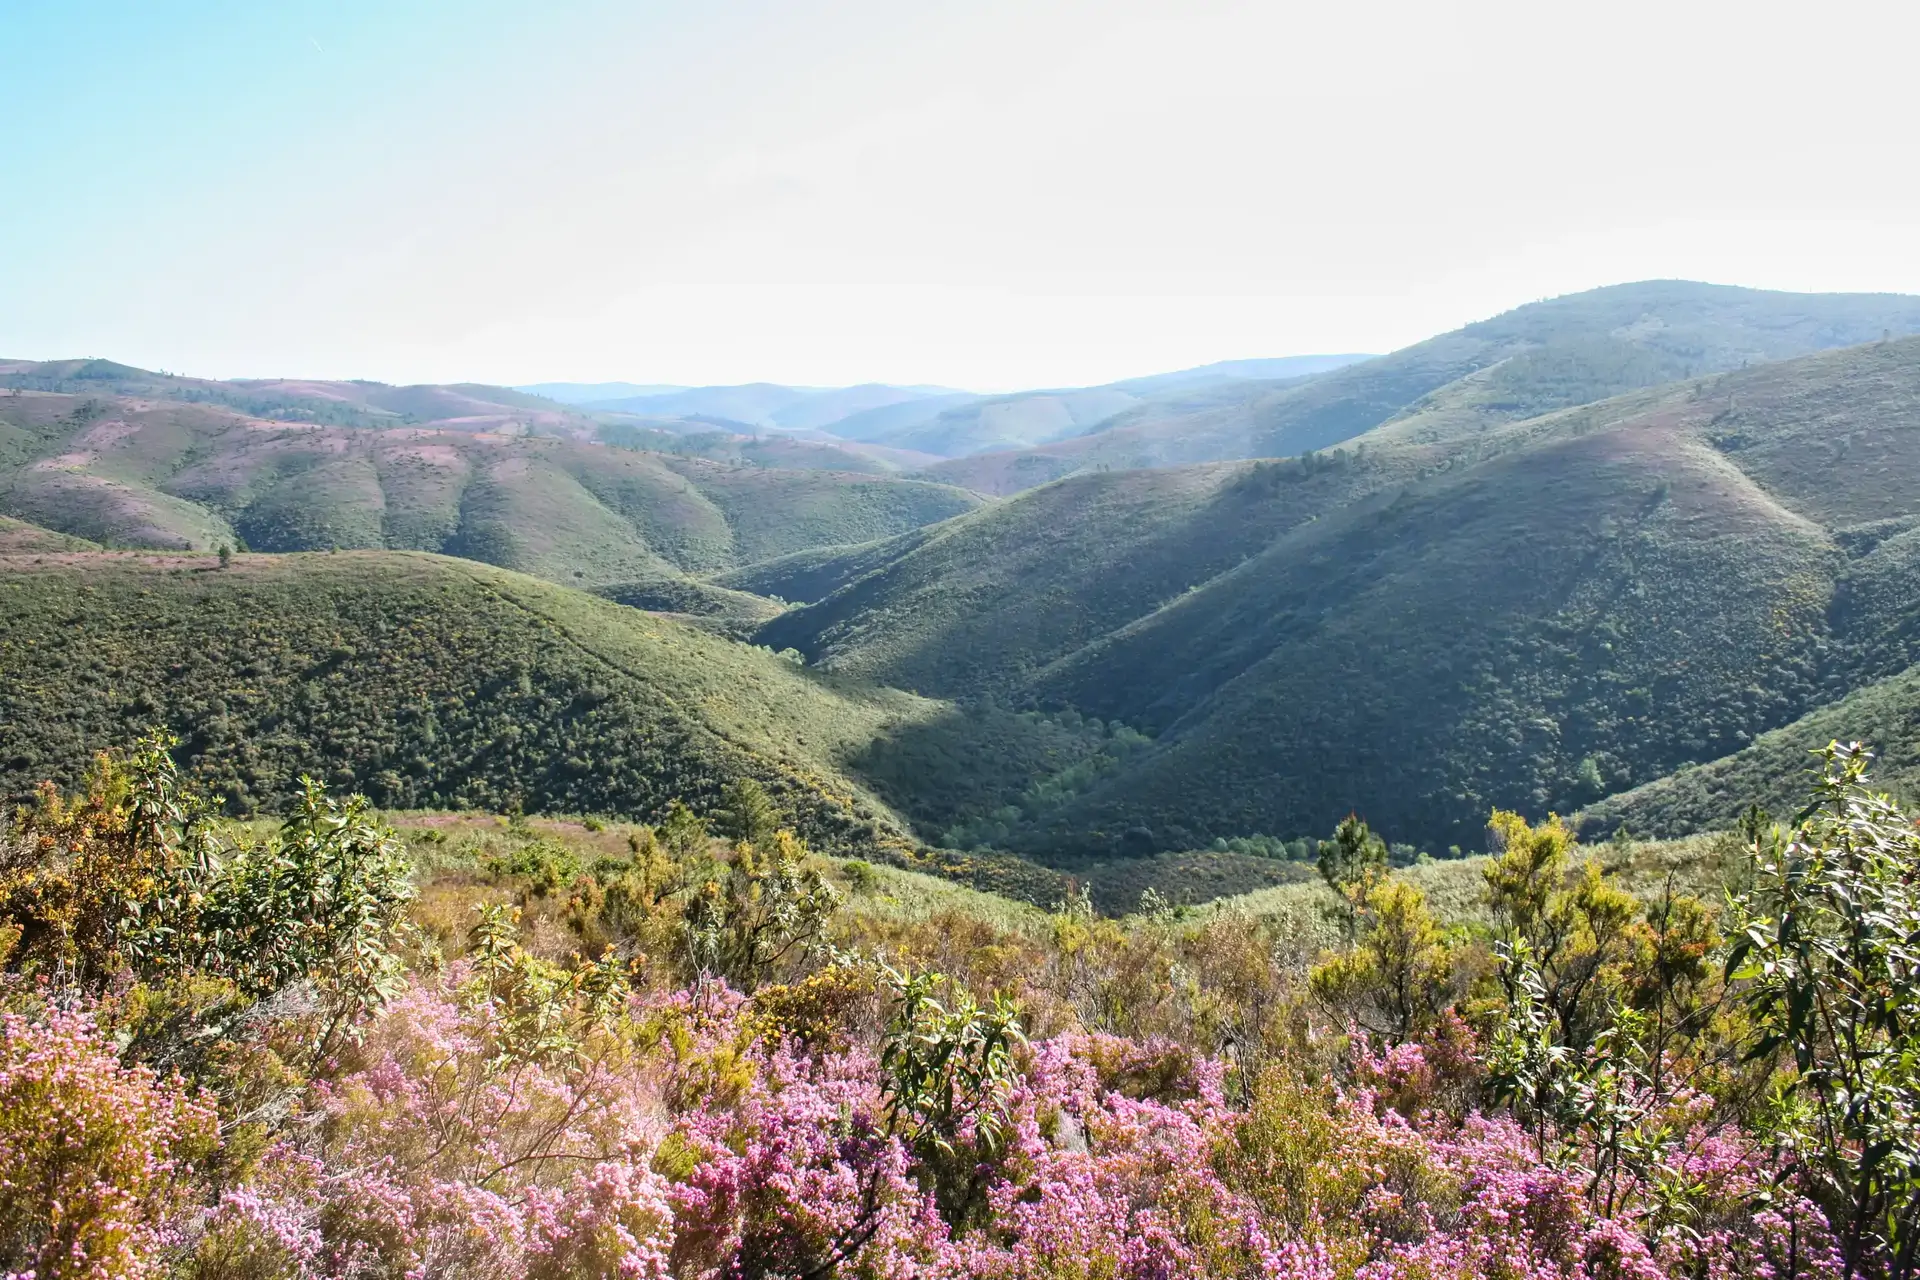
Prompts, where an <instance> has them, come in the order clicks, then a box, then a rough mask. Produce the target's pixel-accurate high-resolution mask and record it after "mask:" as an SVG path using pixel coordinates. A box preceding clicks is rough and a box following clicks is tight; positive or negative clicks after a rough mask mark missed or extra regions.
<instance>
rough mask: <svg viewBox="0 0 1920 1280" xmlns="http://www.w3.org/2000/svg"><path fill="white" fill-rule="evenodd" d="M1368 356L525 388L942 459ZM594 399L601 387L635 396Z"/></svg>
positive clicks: (649, 414) (604, 407)
mask: <svg viewBox="0 0 1920 1280" xmlns="http://www.w3.org/2000/svg"><path fill="white" fill-rule="evenodd" d="M1364 359H1367V357H1365V356H1359V355H1307V356H1280V357H1275V358H1270V359H1254V360H1222V361H1218V362H1215V363H1213V364H1208V365H1201V366H1199V367H1197V368H1193V369H1180V370H1176V371H1174V372H1172V373H1159V374H1149V375H1146V376H1144V377H1138V378H1129V379H1125V380H1123V381H1120V382H1116V383H1111V384H1108V385H1106V386H1099V387H1074V388H1063V389H1054V390H1042V391H1025V392H1016V393H1012V394H1007V395H996V396H988V395H979V394H976V393H974V392H970V391H955V390H953V389H951V388H947V387H900V386H892V385H888V384H885V383H866V384H862V385H860V386H853V387H833V388H817V387H790V386H782V385H779V384H776V383H766V382H758V383H748V384H744V385H740V386H724V387H660V388H645V387H636V386H635V384H631V383H566V382H561V383H534V384H530V385H527V386H523V387H520V388H517V389H518V390H520V391H524V392H531V393H535V394H542V395H545V394H549V393H551V394H552V398H554V399H556V400H560V401H564V402H566V403H568V404H572V405H577V406H579V407H581V408H583V409H587V410H597V411H602V412H619V413H629V414H635V415H638V416H641V417H645V418H650V419H656V420H660V421H662V422H670V421H689V422H701V423H706V424H712V425H732V426H736V427H739V428H742V429H745V428H756V429H760V430H782V431H808V430H816V431H820V432H823V433H826V434H828V435H830V436H832V437H835V438H838V439H841V440H851V441H860V442H865V443H872V444H885V445H890V446H893V447H896V448H899V449H904V450H912V451H918V452H921V453H925V454H928V455H931V456H932V457H933V458H940V457H957V456H961V455H963V454H968V453H975V452H980V451H982V450H987V449H1000V448H1017V447H1023V446H1025V445H1028V444H1033V443H1037V442H1041V441H1045V440H1051V439H1055V438H1058V437H1060V436H1061V435H1065V434H1073V433H1076V432H1078V431H1082V430H1086V429H1088V428H1090V427H1092V426H1093V425H1095V424H1097V423H1100V422H1102V421H1105V420H1106V419H1108V418H1110V417H1112V416H1113V415H1114V414H1116V413H1119V412H1121V411H1123V410H1126V409H1130V408H1133V407H1134V406H1136V405H1139V404H1141V403H1143V402H1144V401H1145V400H1147V399H1148V398H1150V397H1152V396H1154V395H1156V394H1157V393H1161V392H1166V391H1171V390H1175V389H1194V388H1199V387H1204V386H1218V385H1222V384H1226V383H1232V382H1245V381H1249V380H1264V381H1274V380H1278V379H1293V378H1301V377H1306V376H1310V375H1312V374H1316V373H1324V372H1327V371H1329V370H1332V369H1337V368H1340V367H1341V366H1343V365H1347V364H1352V363H1354V362H1355V361H1358V360H1364ZM628 387H634V388H635V389H634V390H631V391H628V390H617V391H610V392H609V393H608V394H606V395H597V394H593V392H595V391H596V389H599V388H628Z"/></svg>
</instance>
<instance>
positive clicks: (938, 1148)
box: [880, 969, 1026, 1226]
mask: <svg viewBox="0 0 1920 1280" xmlns="http://www.w3.org/2000/svg"><path fill="white" fill-rule="evenodd" d="M885 976H886V979H887V981H888V982H889V983H890V984H891V985H892V987H893V990H894V1006H893V1011H892V1015H891V1018H890V1020H889V1022H888V1024H887V1032H886V1038H885V1040H884V1041H883V1043H882V1047H881V1050H880V1069H881V1072H882V1073H883V1075H884V1079H885V1084H884V1088H885V1091H886V1098H887V1114H888V1118H889V1121H890V1123H891V1124H892V1126H893V1129H894V1131H895V1132H896V1133H898V1134H900V1135H901V1136H902V1137H903V1138H904V1140H905V1141H906V1143H907V1146H908V1148H909V1149H910V1150H912V1151H913V1152H914V1153H915V1154H916V1155H918V1156H919V1157H920V1159H921V1160H922V1161H923V1162H924V1164H925V1169H926V1177H927V1180H928V1181H929V1182H930V1183H931V1184H932V1185H931V1187H930V1190H931V1191H932V1193H933V1196H934V1200H935V1202H936V1203H937V1204H938V1205H939V1206H940V1210H941V1213H942V1214H943V1215H944V1216H945V1217H946V1219H947V1221H949V1222H951V1223H953V1224H954V1225H956V1226H966V1225H968V1224H969V1223H970V1222H971V1221H972V1219H973V1217H974V1215H975V1214H976V1213H977V1211H978V1210H979V1209H980V1207H981V1202H980V1193H981V1191H982V1172H983V1171H984V1170H986V1169H988V1168H990V1167H991V1166H992V1164H993V1162H994V1161H995V1160H996V1159H997V1158H998V1157H999V1156H1000V1155H1001V1154H1002V1153H1003V1152H1004V1151H1005V1149H1006V1144H1007V1139H1008V1136H1009V1134H1008V1129H1007V1123H1008V1114H1007V1100H1008V1095H1009V1093H1010V1091H1011V1090H1012V1088H1013V1082H1014V1074H1015V1072H1014V1056H1013V1055H1014V1051H1015V1050H1016V1049H1017V1048H1018V1047H1019V1046H1021V1045H1023V1044H1025V1043H1026V1036H1025V1033H1024V1032H1023V1031H1022V1030H1021V1026H1020V1013H1019V1009H1018V1008H1017V1007H1016V1006H1015V1005H1014V1004H1013V1002H1012V1001H1010V1000H1008V999H1007V998H1005V997H1004V996H996V997H995V998H994V1001H993V1003H992V1005H990V1006H982V1005H980V1004H977V1003H976V1002H975V1001H974V999H973V997H972V996H971V995H969V994H967V993H965V992H964V991H962V992H958V993H956V994H954V995H952V996H951V997H949V999H948V1000H947V1001H945V1002H942V1001H941V1000H940V999H939V998H938V997H937V995H936V993H937V992H938V991H940V989H941V988H942V987H943V986H945V985H947V982H946V979H945V978H944V977H943V976H942V975H940V974H938V973H916V974H911V975H905V974H900V973H897V972H895V971H894V970H892V969H887V970H885Z"/></svg>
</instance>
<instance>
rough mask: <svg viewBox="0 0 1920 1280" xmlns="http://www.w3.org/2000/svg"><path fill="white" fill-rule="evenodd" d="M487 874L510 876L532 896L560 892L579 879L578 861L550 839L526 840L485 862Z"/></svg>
mask: <svg viewBox="0 0 1920 1280" xmlns="http://www.w3.org/2000/svg"><path fill="white" fill-rule="evenodd" d="M486 867H487V874H489V875H492V876H495V877H500V878H505V877H509V876H511V877H514V878H516V879H519V880H523V881H525V882H526V885H527V887H528V888H529V889H530V890H532V892H534V893H536V894H549V893H553V892H554V891H556V890H558V889H563V888H565V887H567V886H568V885H570V884H572V883H573V882H574V881H575V880H577V879H578V878H579V877H580V874H581V871H582V868H581V866H580V859H579V857H578V856H576V855H575V854H574V852H573V850H571V849H569V848H567V846H565V845H563V844H560V843H559V842H557V841H554V840H538V839H536V840H530V841H528V842H527V843H525V844H522V845H517V846H515V847H514V848H512V849H510V850H507V851H505V852H502V853H497V854H494V855H493V856H492V857H490V858H488V859H487V864H486Z"/></svg>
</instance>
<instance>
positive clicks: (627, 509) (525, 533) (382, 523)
mask: <svg viewBox="0 0 1920 1280" xmlns="http://www.w3.org/2000/svg"><path fill="white" fill-rule="evenodd" d="M979 503H980V499H979V498H978V497H976V496H975V495H972V494H970V493H966V492H964V491H962V490H959V489H954V488H951V487H947V486H941V485H934V484H928V483H925V482H921V481H914V480H904V479H899V478H894V477H889V476H876V475H867V474H849V473H841V472H830V471H822V470H815V469H776V468H763V467H755V466H742V465H737V464H730V463H724V462H715V461H711V460H708V459H704V458H698V457H690V456H684V455H681V454H660V453H650V452H643V451H637V450H633V449H623V448H612V447H608V446H606V445H602V444H596V443H593V442H590V441H586V440H581V439H577V438H572V437H558V436H555V437H532V436H508V435H501V434H498V433H495V432H491V431H473V430H467V429H464V428H462V429H448V428H444V427H424V426H413V427H400V426H390V427H386V428H384V429H378V430H370V429H366V428H361V427H353V426H345V427H342V426H323V425H314V424H306V423H291V422H278V421H268V420H265V419H260V418H253V417H249V416H247V415H245V414H242V413H240V412H237V411H236V410H233V409H231V408H227V407H224V406H219V405H213V404H199V403H190V402H185V401H178V400H164V399H142V398H137V397H129V396H114V397H101V396H80V395H72V394H64V393H56V392H40V391H19V392H17V393H16V394H13V395H10V396H5V397H0V512H4V513H6V514H9V515H12V516H14V517H16V518H21V519H25V520H29V521H32V522H33V523H35V524H38V525H42V526H44V527H46V528H49V529H55V530H58V531H60V532H64V533H69V534H73V535H76V536H80V537H84V538H89V539H92V540H94V541H97V542H103V543H107V544H109V545H117V546H128V547H141V546H145V547H157V548H167V549H189V548H197V549H201V550H207V549H211V548H213V547H215V546H219V545H223V544H230V543H235V542H237V541H244V542H245V544H246V545H249V546H251V547H253V548H254V549H256V550H261V551H301V550H318V549H326V548H330V547H338V548H343V549H345V548H369V549H378V548H388V549H408V550H424V551H439V552H447V553H450V554H456V555H460V556H464V557H466V558H469V559H475V560H481V561H484V562H486V563H489V564H497V565H501V566H503V567H506V568H512V569H518V570H522V571H524V572H528V573H533V574H537V575H539V576H541V577H546V578H550V579H552V580H555V581H559V582H564V583H569V584H579V585H587V586H593V585H600V584H611V583H632V582H636V581H641V580H646V579H660V578H672V577H678V576H680V575H683V574H687V573H699V572H706V571H712V570H718V569H723V568H727V567H730V566H733V565H738V564H745V563H752V562H755V561H759V560H765V559H770V558H772V557H775V556H779V555H783V554H786V553H788V552H792V551H797V550H801V549H804V548H807V547H810V546H818V545H834V544H844V543H853V542H861V541H866V540H870V539H873V538H879V537H887V536H891V535H893V534H897V533H901V532H905V531H906V530H909V529H913V528H918V527H920V526H922V525H925V524H929V523H932V522H934V521H937V520H941V519H945V518H946V517H948V516H951V515H955V514H958V513H961V512H964V511H969V510H972V509H973V508H974V507H976V506H978V505H979Z"/></svg>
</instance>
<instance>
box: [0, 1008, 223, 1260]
mask: <svg viewBox="0 0 1920 1280" xmlns="http://www.w3.org/2000/svg"><path fill="white" fill-rule="evenodd" d="M214 1126H215V1122H214V1112H213V1109H212V1107H211V1106H209V1105H208V1103H207V1102H206V1101H205V1100H203V1099H201V1098H199V1097H196V1096H195V1095H193V1094H192V1093H190V1092H189V1091H188V1090H187V1089H186V1088H185V1087H184V1086H183V1085H182V1084H181V1083H180V1081H179V1080H178V1079H170V1080H163V1079H160V1078H158V1077H156V1076H155V1075H154V1073H153V1072H151V1071H149V1070H147V1069H146V1068H144V1067H126V1066H122V1065H121V1063H120V1060H119V1058H118V1056H117V1055H116V1054H115V1053H114V1051H113V1049H112V1048H111V1047H110V1046H109V1045H108V1044H107V1043H105V1042H104V1041H103V1040H102V1038H101V1036H100V1033H99V1032H98V1030H97V1029H96V1028H95V1027H94V1024H93V1022H92V1020H91V1019H90V1018H88V1017H86V1016H85V1015H83V1014H79V1013H69V1012H60V1011H57V1010H56V1011H51V1012H45V1013H43V1014H41V1015H40V1016H38V1017H36V1018H28V1017H23V1016H21V1015H18V1014H7V1015H5V1016H4V1018H0V1269H4V1271H5V1273H6V1274H7V1275H9V1276H14V1275H32V1276H34V1277H36V1278H37V1280H82V1278H84V1280H144V1278H145V1277H149V1276H151V1277H160V1276H164V1275H165V1274H166V1265H165V1259H164V1251H165V1249H166V1248H167V1247H168V1246H169V1245H170V1244H171V1243H172V1241H173V1238H174V1233H175V1231H176V1228H177V1226H178V1224H179V1223H180V1221H181V1219H182V1215H183V1213H184V1211H185V1210H186V1209H187V1208H188V1207H189V1205H190V1199H189V1197H190V1195H191V1193H192V1191H193V1190H194V1187H193V1176H192V1175H193V1168H194V1163H195V1161H196V1160H199V1159H203V1158H204V1157H206V1156H207V1155H209V1154H210V1153H211V1152H212V1150H213V1147H214V1146H215V1143H216V1137H215V1131H214Z"/></svg>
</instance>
